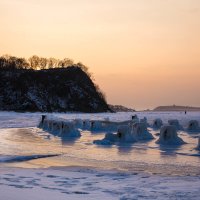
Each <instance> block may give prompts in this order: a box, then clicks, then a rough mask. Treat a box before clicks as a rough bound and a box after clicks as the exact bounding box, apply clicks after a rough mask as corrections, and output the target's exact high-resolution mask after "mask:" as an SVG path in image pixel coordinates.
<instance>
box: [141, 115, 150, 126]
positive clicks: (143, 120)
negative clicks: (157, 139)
mask: <svg viewBox="0 0 200 200" xmlns="http://www.w3.org/2000/svg"><path fill="white" fill-rule="evenodd" d="M140 123H144V124H146V126H149V124H148V122H147V118H146V117H144V118H143V119H140Z"/></svg>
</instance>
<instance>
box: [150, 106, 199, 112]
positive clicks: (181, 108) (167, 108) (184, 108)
mask: <svg viewBox="0 0 200 200" xmlns="http://www.w3.org/2000/svg"><path fill="white" fill-rule="evenodd" d="M153 111H200V107H192V106H177V105H171V106H158V107H156V108H155V109H153Z"/></svg>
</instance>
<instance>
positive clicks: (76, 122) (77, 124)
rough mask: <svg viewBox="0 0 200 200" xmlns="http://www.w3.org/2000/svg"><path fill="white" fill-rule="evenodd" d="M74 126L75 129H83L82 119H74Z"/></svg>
mask: <svg viewBox="0 0 200 200" xmlns="http://www.w3.org/2000/svg"><path fill="white" fill-rule="evenodd" d="M74 125H75V127H76V128H83V121H82V119H74Z"/></svg>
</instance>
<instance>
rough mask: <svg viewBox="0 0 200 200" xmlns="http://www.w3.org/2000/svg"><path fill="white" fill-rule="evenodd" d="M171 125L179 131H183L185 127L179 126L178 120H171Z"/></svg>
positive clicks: (169, 121)
mask: <svg viewBox="0 0 200 200" xmlns="http://www.w3.org/2000/svg"><path fill="white" fill-rule="evenodd" d="M168 123H169V125H171V126H175V127H176V129H177V130H182V129H183V127H182V126H181V125H180V124H179V121H178V120H177V119H170V120H168Z"/></svg>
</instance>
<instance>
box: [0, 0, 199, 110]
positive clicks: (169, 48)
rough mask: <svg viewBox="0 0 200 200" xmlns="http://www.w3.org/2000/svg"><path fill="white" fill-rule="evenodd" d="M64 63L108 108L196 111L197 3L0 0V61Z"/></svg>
mask: <svg viewBox="0 0 200 200" xmlns="http://www.w3.org/2000/svg"><path fill="white" fill-rule="evenodd" d="M3 54H11V55H14V56H21V57H26V58H28V57H30V56H31V55H34V54H36V55H39V56H45V57H51V56H53V57H56V58H61V59H62V58H63V57H69V58H72V59H73V60H74V61H75V62H79V61H81V62H82V63H84V64H85V65H87V66H88V67H89V69H90V72H92V73H93V75H94V78H95V81H96V83H97V84H98V85H99V86H100V88H101V89H102V90H103V91H104V92H105V93H106V97H107V100H108V103H111V104H121V105H125V106H129V107H132V108H136V109H146V108H153V107H155V106H158V105H172V104H177V105H191V106H200V0H0V55H3Z"/></svg>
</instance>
